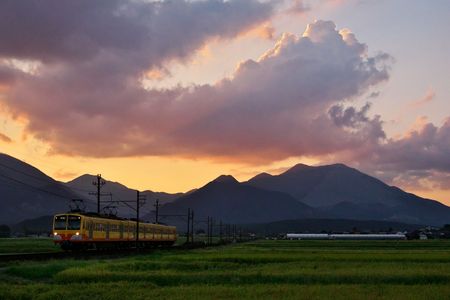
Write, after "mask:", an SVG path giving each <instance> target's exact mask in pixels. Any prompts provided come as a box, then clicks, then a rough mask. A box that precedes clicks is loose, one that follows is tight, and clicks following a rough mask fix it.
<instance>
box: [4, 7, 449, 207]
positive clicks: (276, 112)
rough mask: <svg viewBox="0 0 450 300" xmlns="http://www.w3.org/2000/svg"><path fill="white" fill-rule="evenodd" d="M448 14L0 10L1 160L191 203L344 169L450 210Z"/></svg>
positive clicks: (425, 10) (442, 10)
mask: <svg viewBox="0 0 450 300" xmlns="http://www.w3.org/2000/svg"><path fill="white" fill-rule="evenodd" d="M448 28H450V2H449V1H446V0H434V1H418V0H417V1H416V0H413V1H411V0H410V1H406V0H393V1H387V0H376V1H375V0H372V1H370V0H310V1H308V0H304V1H293V0H292V1H288V0H286V1H283V0H274V1H270V0H266V1H257V0H229V1H222V0H202V1H187V0H186V1H181V0H180V1H140V0H122V1H119V0H109V1H99V0H97V1H92V0H80V1H76V2H74V1H64V0H63V1H61V0H46V1H34V0H24V1H14V0H4V1H1V2H0V41H1V42H0V152H3V153H7V154H9V155H12V156H14V157H16V158H19V159H21V160H23V161H25V162H27V163H30V164H32V165H34V166H36V167H37V168H39V169H40V170H42V171H43V172H45V173H47V174H48V175H50V176H52V177H53V178H55V179H58V180H61V181H68V180H71V179H73V178H75V177H77V176H79V175H82V174H85V173H89V174H98V173H101V174H102V175H103V177H105V178H107V179H109V180H113V181H119V182H121V183H123V184H125V185H127V186H129V187H131V188H136V189H141V190H144V189H151V190H154V191H166V192H185V191H188V190H190V189H193V188H196V187H199V186H202V185H204V184H205V183H207V182H209V181H211V180H213V179H214V178H216V177H217V176H219V175H221V174H231V175H233V176H235V177H236V178H237V179H239V180H247V179H249V178H251V177H252V176H254V175H256V174H258V173H260V172H268V173H271V174H279V173H281V172H283V171H284V170H286V169H288V168H289V167H291V166H293V165H295V164H297V163H305V164H309V165H323V164H331V163H345V164H347V165H349V166H351V167H355V168H358V169H359V170H361V171H363V172H366V173H368V174H370V175H373V176H376V177H377V178H379V179H381V180H383V181H384V182H386V183H387V184H390V185H396V186H399V187H401V188H402V189H405V190H407V191H409V192H413V193H416V194H418V195H420V196H423V197H428V198H432V199H436V200H439V201H441V202H443V203H445V204H447V205H450V108H449V105H448V103H449V100H450V88H449V87H450V84H449V83H450V82H449V81H450V57H449V56H450V37H449V35H448Z"/></svg>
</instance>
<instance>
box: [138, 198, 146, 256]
mask: <svg viewBox="0 0 450 300" xmlns="http://www.w3.org/2000/svg"><path fill="white" fill-rule="evenodd" d="M145 198H146V196H145V195H142V196H141V193H140V192H139V191H136V250H138V249H139V208H140V207H141V201H144V203H145Z"/></svg>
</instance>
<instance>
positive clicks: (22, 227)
mask: <svg viewBox="0 0 450 300" xmlns="http://www.w3.org/2000/svg"><path fill="white" fill-rule="evenodd" d="M52 228H53V216H42V217H39V218H33V219H27V220H23V221H21V222H19V223H17V224H14V225H12V226H11V232H12V233H13V234H26V235H29V234H51V232H52Z"/></svg>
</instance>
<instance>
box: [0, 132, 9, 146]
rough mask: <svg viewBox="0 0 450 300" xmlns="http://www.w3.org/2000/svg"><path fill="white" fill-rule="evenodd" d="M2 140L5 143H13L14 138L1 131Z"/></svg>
mask: <svg viewBox="0 0 450 300" xmlns="http://www.w3.org/2000/svg"><path fill="white" fill-rule="evenodd" d="M0 141H1V142H4V143H12V139H11V138H10V137H9V136H7V135H5V134H3V133H1V132H0Z"/></svg>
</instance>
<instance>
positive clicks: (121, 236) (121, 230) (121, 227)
mask: <svg viewBox="0 0 450 300" xmlns="http://www.w3.org/2000/svg"><path fill="white" fill-rule="evenodd" d="M119 231H120V239H121V240H123V223H120V225H119Z"/></svg>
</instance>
